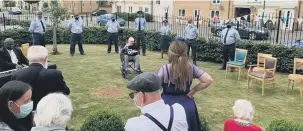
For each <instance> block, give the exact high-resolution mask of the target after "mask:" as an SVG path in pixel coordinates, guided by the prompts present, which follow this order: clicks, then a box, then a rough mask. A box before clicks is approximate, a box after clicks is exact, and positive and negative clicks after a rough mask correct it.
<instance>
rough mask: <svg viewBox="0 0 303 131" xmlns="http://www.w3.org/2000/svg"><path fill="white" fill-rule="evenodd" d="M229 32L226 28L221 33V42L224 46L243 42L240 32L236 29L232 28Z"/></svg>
mask: <svg viewBox="0 0 303 131" xmlns="http://www.w3.org/2000/svg"><path fill="white" fill-rule="evenodd" d="M227 30H228V28H225V29H224V30H222V32H221V42H222V43H223V44H224V45H230V44H235V43H237V42H239V41H240V40H241V38H240V35H239V32H238V31H237V30H236V29H234V28H232V27H231V28H230V29H229V30H228V32H227ZM226 33H227V35H226ZM225 36H226V43H224V39H225Z"/></svg>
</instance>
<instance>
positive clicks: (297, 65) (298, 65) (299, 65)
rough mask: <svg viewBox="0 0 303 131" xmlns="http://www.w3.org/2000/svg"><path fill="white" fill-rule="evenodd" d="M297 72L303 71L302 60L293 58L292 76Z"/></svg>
mask: <svg viewBox="0 0 303 131" xmlns="http://www.w3.org/2000/svg"><path fill="white" fill-rule="evenodd" d="M297 70H303V59H300V58H294V72H293V73H294V74H296V72H297Z"/></svg>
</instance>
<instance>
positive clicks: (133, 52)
mask: <svg viewBox="0 0 303 131" xmlns="http://www.w3.org/2000/svg"><path fill="white" fill-rule="evenodd" d="M134 43H135V39H134V38H133V37H130V38H129V39H128V42H127V44H126V45H125V46H124V47H123V48H122V49H121V50H120V57H121V62H122V68H123V71H122V73H123V74H124V73H125V75H126V74H131V71H130V68H132V69H134V72H135V74H140V73H141V69H140V50H139V48H138V46H136V45H135V44H134ZM129 62H134V63H132V64H131V65H130V64H129ZM133 64H134V65H135V66H134V68H133V67H132V65H133ZM124 71H125V72H124Z"/></svg>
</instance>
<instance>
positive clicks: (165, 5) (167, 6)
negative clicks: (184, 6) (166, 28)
mask: <svg viewBox="0 0 303 131" xmlns="http://www.w3.org/2000/svg"><path fill="white" fill-rule="evenodd" d="M173 10H174V1H173V0H153V12H152V14H153V16H154V20H155V21H163V20H164V19H165V17H166V13H167V17H169V18H171V17H172V16H173Z"/></svg>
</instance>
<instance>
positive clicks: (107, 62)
mask: <svg viewBox="0 0 303 131" xmlns="http://www.w3.org/2000/svg"><path fill="white" fill-rule="evenodd" d="M48 47H49V51H51V46H48ZM106 47H107V46H100V45H84V49H85V51H86V54H87V55H86V56H80V55H79V52H78V51H77V50H76V52H78V53H77V54H76V55H75V56H74V57H70V56H69V45H59V47H58V49H59V51H60V52H62V53H63V54H61V55H55V56H53V55H50V60H51V61H52V62H53V63H56V64H57V66H58V68H59V70H61V71H62V72H63V75H64V78H65V81H66V82H67V85H68V86H69V87H70V89H71V99H72V101H73V106H74V112H73V117H72V120H71V122H70V124H69V126H70V127H71V128H74V129H77V130H79V129H80V126H81V125H82V123H83V122H84V120H85V118H86V117H87V116H88V114H89V113H90V112H92V111H96V110H99V109H111V110H116V111H117V112H118V114H119V115H121V117H122V119H123V120H124V121H126V120H127V119H128V118H130V117H134V116H136V115H139V113H140V111H139V110H138V108H137V107H136V106H135V105H134V104H133V103H132V101H131V100H130V98H129V97H128V93H129V90H127V88H126V86H125V85H126V83H127V80H125V79H123V78H122V77H121V75H120V65H121V62H120V59H119V55H117V54H115V53H111V54H107V53H106ZM165 63H167V57H165V58H164V59H160V54H159V52H147V56H145V57H141V68H142V70H143V71H145V72H152V71H156V70H157V69H158V68H159V67H160V66H161V65H162V64H165ZM197 64H198V66H199V67H201V68H202V69H203V70H204V71H206V72H207V73H209V74H210V75H211V76H212V77H213V79H214V84H213V85H211V87H209V88H208V89H206V90H203V91H201V92H199V93H197V94H196V96H195V100H196V103H197V106H198V110H199V112H200V113H201V114H203V115H204V116H206V118H207V120H208V122H209V125H210V126H211V128H212V130H213V131H220V130H222V128H223V123H224V120H226V119H228V118H232V116H233V113H232V110H231V107H232V105H233V103H234V101H235V100H237V99H240V98H242V99H248V100H250V101H252V103H253V104H254V106H255V117H254V122H255V123H257V124H260V125H261V126H262V127H263V128H266V126H267V125H268V123H269V122H270V121H271V120H272V119H276V118H281V119H289V120H295V121H298V122H302V121H303V114H302V109H303V99H302V98H301V97H300V93H299V88H298V87H299V86H298V85H296V88H295V90H289V91H288V92H287V93H285V89H286V88H287V82H288V80H287V74H278V75H277V80H276V87H275V88H272V86H271V85H267V86H266V89H265V96H264V97H262V96H261V88H260V87H261V85H260V82H258V83H255V84H254V85H253V88H251V89H247V80H246V76H245V77H244V75H243V77H242V79H241V80H240V81H237V80H236V79H237V75H236V73H230V75H229V76H228V78H227V79H224V73H225V72H224V71H220V70H218V68H219V67H220V65H219V64H214V63H209V62H198V63H197ZM245 75H246V74H245ZM197 82H198V81H195V83H197ZM194 85H195V84H194ZM104 88H105V89H106V90H105V91H107V92H104V91H102V90H101V91H100V89H104ZM96 91H97V93H96ZM100 92H101V93H100ZM100 94H101V95H100Z"/></svg>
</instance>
